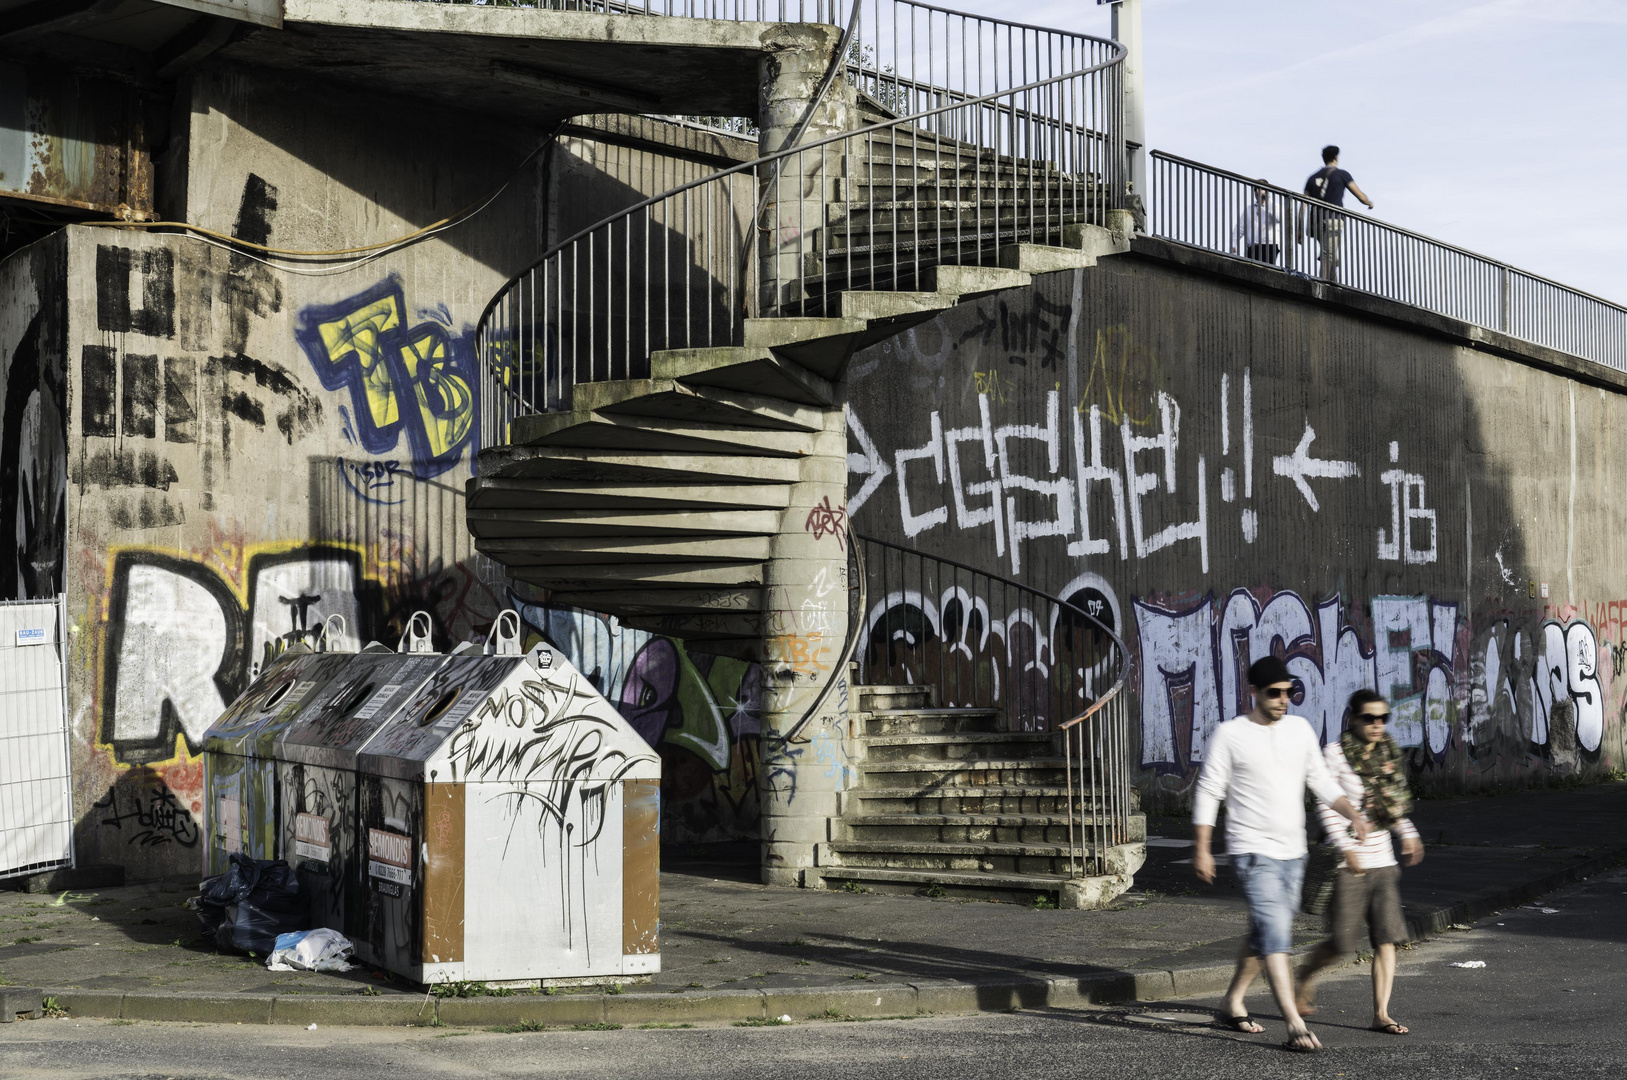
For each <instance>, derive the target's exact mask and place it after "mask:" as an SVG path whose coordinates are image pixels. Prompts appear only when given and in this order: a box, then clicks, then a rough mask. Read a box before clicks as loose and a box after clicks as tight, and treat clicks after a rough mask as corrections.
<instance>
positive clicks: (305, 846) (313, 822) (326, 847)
mask: <svg viewBox="0 0 1627 1080" xmlns="http://www.w3.org/2000/svg"><path fill="white" fill-rule="evenodd" d="M294 854H295V855H296V856H297V857H299V858H301V859H315V860H317V861H318V862H328V861H329V859H330V858H331V857H332V855H333V847H332V845H331V844H330V843H329V842H328V819H327V818H325V817H322V816H320V815H318V814H298V815H296V816H295V817H294Z"/></svg>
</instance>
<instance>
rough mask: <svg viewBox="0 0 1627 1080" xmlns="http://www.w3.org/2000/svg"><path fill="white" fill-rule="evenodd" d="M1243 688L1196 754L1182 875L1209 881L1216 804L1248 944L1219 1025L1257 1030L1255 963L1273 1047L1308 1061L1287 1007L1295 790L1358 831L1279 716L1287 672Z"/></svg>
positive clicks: (1257, 671)
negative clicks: (1269, 1006)
mask: <svg viewBox="0 0 1627 1080" xmlns="http://www.w3.org/2000/svg"><path fill="white" fill-rule="evenodd" d="M1248 680H1249V689H1250V690H1252V691H1253V694H1254V708H1253V710H1252V711H1251V712H1249V713H1248V714H1247V715H1244V716H1239V717H1237V718H1236V719H1233V720H1227V721H1226V722H1225V723H1223V724H1221V725H1220V726H1218V727H1217V728H1215V731H1214V734H1213V735H1211V736H1210V738H1209V745H1208V747H1207V748H1206V749H1205V750H1204V755H1203V772H1202V774H1201V775H1200V776H1199V777H1198V785H1197V791H1196V793H1195V795H1194V796H1193V800H1192V826H1193V829H1192V832H1193V854H1192V868H1193V869H1194V870H1196V871H1197V875H1198V877H1200V878H1202V879H1203V880H1204V881H1205V882H1212V881H1214V879H1215V859H1214V855H1213V854H1212V853H1211V851H1210V844H1211V840H1212V838H1213V835H1214V825H1215V818H1216V816H1217V815H1218V813H1219V810H1220V804H1221V802H1222V801H1224V802H1225V803H1226V852H1227V855H1228V856H1229V857H1230V860H1231V865H1232V871H1233V873H1235V874H1236V876H1237V881H1238V884H1239V885H1241V886H1242V888H1243V897H1244V899H1245V900H1246V901H1247V902H1248V912H1249V929H1248V937H1247V938H1245V939H1244V943H1243V951H1242V953H1241V954H1240V955H1239V956H1238V958H1237V971H1236V973H1235V974H1234V975H1233V976H1232V984H1231V988H1230V989H1228V990H1227V991H1226V1013H1225V1017H1224V1023H1225V1024H1226V1025H1227V1026H1228V1027H1230V1028H1231V1029H1232V1030H1234V1031H1239V1032H1242V1033H1244V1034H1247V1035H1257V1034H1259V1033H1260V1032H1262V1031H1264V1030H1265V1028H1263V1027H1261V1026H1260V1025H1259V1024H1257V1023H1255V1022H1254V1020H1253V1019H1252V1018H1251V1017H1250V1016H1249V1014H1248V1010H1247V1009H1246V1008H1245V1007H1244V1004H1243V996H1244V995H1245V994H1247V993H1248V988H1249V986H1250V985H1251V984H1252V983H1253V982H1254V979H1255V976H1257V975H1259V973H1260V968H1261V966H1262V965H1263V966H1264V968H1265V971H1266V976H1267V978H1269V979H1270V981H1271V990H1272V993H1273V995H1274V996H1275V997H1276V999H1277V1007H1278V1008H1280V1009H1281V1010H1282V1018H1283V1020H1284V1021H1286V1022H1287V1024H1288V1041H1287V1042H1285V1043H1284V1044H1283V1048H1284V1049H1287V1050H1294V1051H1298V1052H1301V1053H1309V1052H1311V1051H1314V1050H1318V1049H1320V1048H1321V1046H1322V1044H1321V1042H1320V1041H1319V1040H1318V1039H1317V1037H1316V1036H1315V1035H1313V1034H1311V1031H1310V1029H1309V1028H1307V1027H1306V1026H1305V1021H1304V1019H1303V1018H1302V1017H1301V1016H1300V1014H1299V1011H1298V1009H1297V1007H1296V1004H1295V997H1294V980H1293V972H1292V971H1291V970H1290V968H1289V964H1288V951H1289V950H1290V949H1291V948H1293V944H1294V916H1295V915H1296V914H1297V913H1298V911H1299V893H1300V887H1301V886H1302V885H1303V884H1304V881H1305V853H1306V845H1305V789H1306V788H1310V790H1311V791H1312V792H1313V793H1315V795H1316V797H1317V798H1318V799H1319V800H1321V801H1322V802H1323V803H1324V804H1327V805H1328V806H1331V807H1332V808H1333V810H1334V811H1335V812H1336V813H1338V814H1340V815H1342V816H1343V817H1345V818H1347V819H1348V820H1349V821H1350V823H1351V825H1352V826H1353V827H1354V830H1355V833H1356V838H1357V840H1358V841H1365V840H1366V839H1367V833H1368V827H1367V821H1366V820H1365V819H1364V818H1363V817H1362V816H1361V814H1359V813H1358V812H1357V811H1356V809H1355V807H1354V806H1352V805H1351V802H1350V799H1349V798H1347V797H1346V795H1345V793H1344V791H1343V790H1342V789H1341V788H1340V787H1339V785H1338V784H1337V783H1336V782H1335V781H1334V779H1333V777H1332V776H1331V775H1330V774H1329V773H1328V766H1327V762H1326V760H1324V758H1323V756H1322V744H1321V740H1320V739H1318V738H1317V736H1316V733H1315V732H1314V731H1312V730H1311V725H1310V724H1309V723H1307V722H1306V721H1305V720H1304V718H1302V717H1298V716H1289V715H1288V704H1289V695H1290V694H1291V693H1292V692H1293V685H1294V683H1293V676H1291V675H1290V674H1289V673H1288V665H1287V664H1285V663H1283V662H1282V661H1281V660H1279V659H1278V658H1276V657H1275V656H1267V657H1265V658H1264V659H1262V660H1257V661H1255V662H1254V663H1253V664H1252V665H1251V666H1250V667H1249V669H1248Z"/></svg>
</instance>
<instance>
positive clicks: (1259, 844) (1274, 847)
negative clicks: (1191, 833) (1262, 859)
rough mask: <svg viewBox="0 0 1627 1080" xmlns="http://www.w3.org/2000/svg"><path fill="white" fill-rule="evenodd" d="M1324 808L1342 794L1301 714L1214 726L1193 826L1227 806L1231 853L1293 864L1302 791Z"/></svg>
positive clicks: (1301, 834) (1301, 828)
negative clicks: (1264, 721)
mask: <svg viewBox="0 0 1627 1080" xmlns="http://www.w3.org/2000/svg"><path fill="white" fill-rule="evenodd" d="M1307 787H1309V788H1310V789H1311V791H1313V792H1315V794H1316V797H1317V798H1318V799H1320V800H1322V801H1323V802H1324V803H1333V802H1337V801H1338V800H1339V797H1340V796H1342V795H1343V794H1344V792H1343V791H1342V790H1340V788H1339V785H1338V784H1337V783H1335V782H1334V779H1333V777H1332V776H1331V775H1330V774H1329V773H1328V766H1327V762H1326V761H1325V760H1324V759H1323V757H1322V745H1321V741H1320V740H1318V739H1317V737H1316V733H1315V732H1314V731H1312V730H1311V725H1310V724H1308V723H1306V722H1305V719H1304V718H1303V717H1299V716H1284V717H1283V718H1282V719H1281V720H1278V721H1277V722H1276V723H1274V724H1256V723H1255V722H1254V721H1252V720H1250V719H1249V718H1248V717H1247V716H1239V717H1237V718H1236V719H1233V720H1227V721H1226V722H1225V723H1223V724H1221V725H1220V726H1219V727H1217V728H1215V733H1214V735H1213V736H1211V737H1210V739H1209V748H1208V750H1206V751H1205V752H1204V762H1203V772H1202V774H1201V775H1199V777H1198V788H1197V793H1196V795H1195V796H1194V797H1193V800H1192V823H1193V824H1194V825H1213V824H1214V823H1215V817H1216V816H1217V815H1218V814H1219V812H1220V804H1221V801H1222V800H1224V801H1225V803H1226V850H1227V852H1228V853H1230V854H1232V855H1242V854H1254V855H1266V856H1269V857H1270V858H1273V859H1297V858H1299V857H1300V856H1302V855H1304V854H1305V851H1306V844H1305V789H1306V788H1307Z"/></svg>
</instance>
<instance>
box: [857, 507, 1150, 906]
mask: <svg viewBox="0 0 1627 1080" xmlns="http://www.w3.org/2000/svg"><path fill="white" fill-rule="evenodd" d="M865 547H871V548H874V549H877V551H878V553H879V556H880V557H879V558H871V559H867V560H865V562H866V565H868V566H870V567H871V569H870V570H869V571H867V573H866V577H867V578H868V577H879V578H880V579H881V587H880V600H879V601H878V602H876V603H875V604H873V605H867V606H866V608H865V609H864V612H863V630H862V633H863V643H862V648H861V651H860V654H859V655H860V657H861V659H860V661H859V663H860V678H861V681H866V682H868V681H871V680H873V679H875V678H876V677H877V676H878V675H884V677H885V678H887V679H889V680H892V679H895V678H896V677H897V675H896V673H897V672H900V671H902V672H903V674H904V675H906V676H908V680H909V681H911V682H914V683H916V684H918V685H919V684H923V683H924V684H925V685H931V686H933V687H934V688H935V689H936V691H937V698H938V704H940V705H950V706H971V707H999V706H1004V707H1005V711H1006V719H1007V723H1008V726H1014V727H1019V728H1024V729H1032V728H1037V727H1043V726H1046V725H1045V723H1044V722H1045V720H1046V718H1045V717H1044V716H1043V715H1040V714H1041V713H1043V712H1044V711H1045V706H1044V705H1043V704H1041V705H1039V707H1038V708H1036V704H1037V702H1036V698H1035V696H1034V691H1033V689H1032V687H1033V683H1032V680H1028V679H1023V678H1021V677H1020V676H1023V675H1028V674H1035V675H1038V676H1039V677H1040V678H1041V679H1044V680H1045V687H1044V690H1043V691H1041V693H1043V695H1044V696H1045V698H1046V700H1047V701H1050V700H1055V701H1057V702H1059V703H1060V702H1065V701H1066V700H1067V699H1068V697H1069V696H1070V692H1071V693H1077V694H1079V695H1080V696H1085V697H1087V698H1088V699H1089V700H1088V701H1087V704H1086V705H1085V707H1084V708H1083V709H1081V710H1080V711H1078V713H1077V714H1075V715H1073V716H1071V717H1070V718H1069V719H1068V720H1066V721H1063V722H1060V723H1054V724H1050V725H1049V726H1050V728H1051V730H1053V731H1055V732H1057V733H1058V735H1059V737H1060V739H1061V742H1062V745H1063V754H1064V774H1065V776H1066V778H1067V785H1066V786H1067V794H1066V798H1067V803H1066V806H1067V818H1068V847H1069V852H1070V859H1069V866H1070V869H1071V871H1072V872H1073V874H1074V875H1075V876H1078V875H1079V874H1084V873H1095V874H1103V873H1113V872H1121V870H1115V869H1114V867H1115V866H1116V865H1117V864H1116V862H1115V856H1114V854H1113V849H1115V848H1117V847H1119V846H1120V845H1123V844H1126V843H1128V842H1129V837H1130V833H1129V818H1130V814H1131V809H1132V806H1131V802H1132V796H1131V794H1130V788H1131V783H1130V775H1129V753H1130V748H1131V744H1130V731H1129V727H1128V721H1129V712H1128V707H1127V705H1128V703H1127V698H1128V695H1127V693H1126V690H1125V687H1126V682H1127V680H1128V677H1129V669H1130V663H1129V653H1128V651H1127V650H1126V649H1125V646H1124V642H1123V639H1122V638H1120V637H1119V635H1118V634H1117V633H1116V632H1114V631H1113V630H1112V629H1111V628H1110V627H1108V626H1107V625H1105V624H1104V623H1103V622H1102V621H1101V620H1100V619H1098V618H1096V617H1095V616H1093V615H1091V614H1090V613H1089V612H1087V611H1085V610H1084V609H1083V608H1081V607H1079V606H1078V605H1077V604H1074V603H1071V602H1069V601H1067V600H1063V599H1061V598H1059V597H1056V596H1053V595H1052V594H1050V593H1047V592H1044V591H1043V590H1040V589H1036V588H1034V587H1032V586H1029V585H1024V584H1023V583H1021V582H1019V581H1014V580H1012V579H1010V578H1006V577H1003V576H1001V575H999V574H992V573H989V572H988V571H986V570H979V569H977V568H975V567H972V566H968V565H967V564H965V563H962V562H958V561H956V560H954V559H948V558H943V557H940V556H936V555H928V554H925V553H923V552H920V551H916V550H913V549H910V548H905V547H901V546H899V545H897V544H892V543H888V542H887V541H884V540H878V539H876V538H874V537H868V536H857V537H855V548H857V549H860V550H862V549H863V548H865ZM911 563H913V564H915V565H914V566H913V568H912V567H910V564H911ZM893 564H897V566H898V571H897V574H896V577H897V578H899V579H901V580H899V581H898V584H899V585H900V586H901V587H900V588H897V589H895V588H893V581H892V579H893V578H894V577H895V575H894V573H893V572H892V569H891V568H892V566H893ZM912 585H913V586H914V588H913V589H912V588H911V587H910V586H912ZM1045 608H1049V612H1050V617H1049V619H1045V620H1041V619H1039V618H1037V617H1036V616H1035V611H1036V609H1045ZM974 624H979V625H980V628H981V638H980V642H979V646H978V648H977V649H976V650H975V652H974V650H973V649H972V648H971V644H972V643H971V642H970V641H969V640H968V638H969V637H970V635H971V633H972V629H973V625H974ZM1000 625H1003V626H1005V627H1006V631H1005V632H1004V633H1001V634H1000V635H999V636H1000V638H1001V640H1002V643H1003V645H1004V649H1005V654H1006V655H1005V675H1004V678H1001V677H1000V676H999V666H1000V661H999V660H998V659H997V658H994V659H992V669H991V671H990V672H989V674H990V676H991V677H990V678H989V679H988V680H982V679H980V678H979V674H980V673H979V672H978V671H977V670H976V669H975V665H976V660H975V659H974V657H975V654H976V653H981V652H982V651H983V649H984V648H985V647H986V643H987V642H988V640H989V639H990V638H992V637H993V636H995V628H996V627H997V626H1000ZM1018 625H1027V626H1029V627H1030V629H1031V630H1032V631H1033V632H1034V634H1035V637H1036V641H1035V643H1034V645H1035V647H1034V650H1033V653H1032V654H1031V655H1029V656H1026V657H1016V656H1015V655H1014V649H1013V642H1012V640H1011V637H1010V633H1011V630H1012V629H1013V628H1014V627H1016V626H1018ZM1042 625H1043V626H1044V628H1045V630H1044V633H1043V634H1041V632H1040V631H1041V626H1042ZM878 628H880V629H881V635H880V637H879V639H878V636H877V631H878ZM1065 628H1066V629H1065ZM1070 630H1071V631H1083V632H1087V633H1088V634H1089V635H1090V638H1086V639H1084V640H1085V641H1086V642H1087V643H1088V642H1089V641H1090V640H1091V638H1096V637H1097V636H1098V635H1099V640H1102V641H1105V642H1106V643H1107V645H1108V648H1107V649H1106V650H1105V651H1104V653H1103V654H1102V655H1100V656H1098V655H1097V654H1096V652H1095V651H1094V650H1091V651H1090V653H1089V656H1088V657H1087V659H1085V660H1084V661H1083V662H1079V661H1078V660H1077V658H1076V657H1075V656H1074V655H1072V654H1070V655H1068V656H1067V657H1066V663H1064V657H1063V655H1062V650H1061V649H1060V648H1059V640H1060V638H1061V637H1063V636H1064V634H1067V633H1068V632H1069V631H1070ZM957 632H958V634H959V640H956V641H951V640H949V639H950V638H951V637H953V636H954V634H955V633H957ZM1087 647H1088V644H1087ZM900 654H901V655H900ZM957 654H958V656H957ZM878 657H882V658H883V659H882V662H880V663H878ZM968 659H970V660H972V661H973V664H974V670H973V672H972V674H971V676H970V681H971V684H972V685H971V687H970V693H969V694H968V688H967V686H966V682H967V678H966V675H965V669H966V664H965V661H966V660H968ZM1104 663H1112V664H1114V665H1115V667H1114V668H1113V669H1111V670H1112V671H1113V674H1114V676H1115V677H1114V678H1113V681H1112V684H1111V685H1110V686H1109V687H1107V689H1106V690H1104V691H1102V692H1100V693H1099V694H1091V693H1090V690H1091V689H1092V688H1091V687H1089V686H1085V685H1084V682H1083V681H1084V680H1085V679H1086V678H1088V677H1090V676H1092V675H1093V674H1094V672H1095V671H1096V670H1097V669H1099V668H1100V667H1101V666H1102V665H1103V664H1104ZM957 665H958V666H957ZM1047 665H1048V671H1047V670H1044V669H1045V668H1046V666H1047ZM878 668H880V669H881V670H880V671H878ZM1076 680H1078V681H1077V682H1076ZM1068 684H1073V685H1072V689H1071V691H1070V688H1069V685H1068ZM990 688H992V690H991V692H987V693H985V692H984V691H985V690H986V689H990ZM1014 713H1015V714H1017V715H1015V716H1014V715H1013V714H1014ZM1041 797H1044V796H1041Z"/></svg>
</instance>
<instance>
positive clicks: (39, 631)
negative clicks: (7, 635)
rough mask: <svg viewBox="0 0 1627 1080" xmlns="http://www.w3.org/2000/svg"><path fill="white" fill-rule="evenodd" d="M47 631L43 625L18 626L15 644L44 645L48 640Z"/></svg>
mask: <svg viewBox="0 0 1627 1080" xmlns="http://www.w3.org/2000/svg"><path fill="white" fill-rule="evenodd" d="M49 633H50V631H48V630H46V629H45V627H43V626H24V627H19V628H18V630H17V644H19V645H44V644H45V643H46V641H47V640H48V637H47V635H48V634H49Z"/></svg>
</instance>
